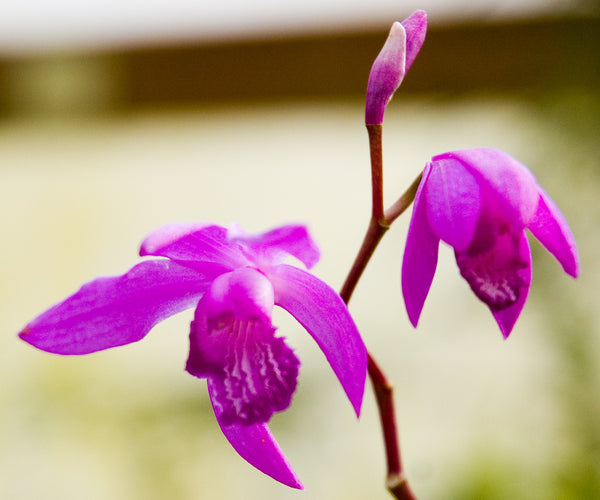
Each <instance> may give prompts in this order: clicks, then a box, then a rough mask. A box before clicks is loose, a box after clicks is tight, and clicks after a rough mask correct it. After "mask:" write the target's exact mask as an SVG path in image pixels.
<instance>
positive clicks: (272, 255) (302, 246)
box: [228, 225, 320, 269]
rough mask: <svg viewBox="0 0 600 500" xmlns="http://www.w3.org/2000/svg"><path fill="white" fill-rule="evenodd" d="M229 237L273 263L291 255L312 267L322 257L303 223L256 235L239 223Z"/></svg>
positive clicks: (229, 233)
mask: <svg viewBox="0 0 600 500" xmlns="http://www.w3.org/2000/svg"><path fill="white" fill-rule="evenodd" d="M228 238H229V240H230V241H235V242H239V243H241V244H243V245H244V246H246V247H248V248H249V249H251V251H252V253H253V254H256V255H257V256H259V257H260V256H264V257H266V258H267V259H268V260H269V261H270V262H271V264H278V263H281V262H283V260H284V259H285V258H286V257H287V256H288V255H291V256H293V257H295V258H297V259H298V260H299V261H300V262H302V263H303V264H304V265H305V266H306V267H307V268H308V269H310V268H311V267H313V266H314V265H315V264H316V263H317V262H318V261H319V258H320V253H319V249H318V247H317V244H316V243H315V241H314V240H313V239H312V238H311V236H310V234H309V233H308V229H307V228H306V226H303V225H288V226H282V227H278V228H276V229H272V230H271V231H267V232H266V233H262V234H256V235H253V234H249V233H247V232H246V231H244V230H243V229H242V228H241V227H239V226H238V225H232V226H231V227H230V228H229V231H228Z"/></svg>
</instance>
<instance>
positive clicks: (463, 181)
mask: <svg viewBox="0 0 600 500" xmlns="http://www.w3.org/2000/svg"><path fill="white" fill-rule="evenodd" d="M421 182H422V183H424V181H421ZM423 197H424V201H425V204H426V206H427V218H428V220H429V224H430V227H431V230H432V231H433V232H434V233H435V235H436V236H437V237H439V238H440V239H442V240H443V241H444V242H446V243H448V244H449V245H450V246H452V247H453V248H455V249H457V250H459V251H460V250H465V249H466V248H467V247H468V246H469V245H470V244H471V241H472V240H473V235H474V234H475V227H476V226H477V221H478V219H479V215H480V213H481V209H482V206H481V204H482V193H481V189H480V187H479V182H478V180H477V179H476V178H475V177H474V176H473V175H472V174H471V173H470V172H469V171H468V170H467V169H466V168H465V167H464V166H463V165H462V164H461V163H460V162H458V161H456V160H454V159H452V158H448V159H446V158H439V159H434V161H432V162H431V171H430V174H429V177H428V179H427V183H426V184H425V187H424V193H423Z"/></svg>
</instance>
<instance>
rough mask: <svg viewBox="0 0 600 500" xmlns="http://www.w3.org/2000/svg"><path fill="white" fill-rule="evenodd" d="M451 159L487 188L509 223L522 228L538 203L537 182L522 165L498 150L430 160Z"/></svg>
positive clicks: (455, 154) (483, 149) (461, 152)
mask: <svg viewBox="0 0 600 500" xmlns="http://www.w3.org/2000/svg"><path fill="white" fill-rule="evenodd" d="M442 159H454V160H458V161H460V162H461V163H462V165H463V166H464V167H465V168H467V169H468V170H469V172H470V173H471V174H473V175H474V176H475V177H476V178H477V179H478V182H479V184H480V185H484V184H485V186H486V187H488V188H489V189H490V190H491V191H492V192H493V193H494V196H495V199H496V202H497V203H498V204H499V205H500V206H501V209H502V212H503V213H504V214H505V217H506V218H508V219H509V221H510V222H511V225H514V226H520V227H525V226H526V224H527V223H528V222H529V220H530V219H531V218H532V217H533V215H534V213H535V210H536V209H537V206H538V199H539V193H538V184H537V181H536V180H535V177H534V176H533V174H532V173H531V172H530V171H529V169H528V168H527V167H525V165H523V164H522V163H520V162H518V161H517V160H515V159H514V158H513V157H512V156H510V155H508V154H507V153H505V152H504V151H500V150H498V149H489V148H479V149H464V150H460V151H452V152H450V153H445V154H443V155H439V156H436V157H434V158H433V161H437V160H442Z"/></svg>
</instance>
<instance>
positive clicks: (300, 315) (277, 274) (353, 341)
mask: <svg viewBox="0 0 600 500" xmlns="http://www.w3.org/2000/svg"><path fill="white" fill-rule="evenodd" d="M266 274H267V277H268V278H269V279H270V280H271V283H273V288H274V290H275V304H276V305H278V306H280V307H282V308H283V309H285V310H286V311H288V312H289V313H290V314H291V315H292V316H293V317H294V318H296V320H298V322H299V323H300V324H301V325H302V326H303V327H304V328H305V329H306V331H307V332H308V333H309V334H310V335H311V336H312V337H313V338H314V339H315V341H316V342H317V344H318V345H319V347H320V348H321V350H322V351H323V353H324V354H325V357H326V358H327V361H328V362H329V364H330V365H331V368H332V369H333V371H334V373H335V374H336V375H337V377H338V379H339V381H340V383H341V384H342V387H343V388H344V391H345V392H346V395H347V396H348V399H350V402H351V403H352V406H353V407H354V410H355V411H356V414H357V415H359V414H360V407H361V404H362V398H363V394H364V389H365V379H366V375H367V350H366V348H365V345H364V343H363V341H362V339H361V337H360V334H359V333H358V329H357V328H356V325H355V324H354V321H353V320H352V317H351V316H350V312H349V311H348V308H347V306H346V304H345V303H344V301H343V300H342V299H341V298H340V296H339V295H338V294H337V293H336V292H335V291H334V290H333V289H332V288H331V287H329V285H327V284H326V283H324V282H323V281H321V280H320V279H318V278H316V277H315V276H313V275H312V274H310V273H308V272H306V271H303V270H302V269H298V268H296V267H293V266H289V265H287V264H281V265H279V266H276V267H274V268H271V269H269V270H267V272H266Z"/></svg>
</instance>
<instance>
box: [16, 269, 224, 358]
mask: <svg viewBox="0 0 600 500" xmlns="http://www.w3.org/2000/svg"><path fill="white" fill-rule="evenodd" d="M213 277H214V276H205V275H202V274H199V273H197V272H195V271H193V270H191V269H188V268H187V267H184V266H180V265H178V264H176V263H174V262H170V261H168V260H162V259H161V260H149V261H146V262H142V263H140V264H138V265H137V266H135V267H133V268H132V269H131V270H130V271H129V272H127V273H126V274H124V275H122V276H116V277H105V278H98V279H96V280H94V281H91V282H89V283H87V284H85V285H83V286H82V287H81V289H80V290H79V291H78V292H76V293H75V294H73V295H71V296H70V297H68V298H67V299H65V300H64V301H63V302H60V303H59V304H57V305H55V306H54V307H52V308H50V309H48V310H47V311H46V312H44V313H42V314H41V315H40V316H38V317H37V318H35V319H34V320H33V321H31V322H30V323H29V324H28V325H27V326H26V327H25V328H24V329H23V331H22V332H21V333H20V334H19V336H20V337H21V338H22V339H23V340H24V341H26V342H28V343H30V344H32V345H33V346H35V347H37V348H39V349H42V350H44V351H47V352H53V353H57V354H87V353H90V352H94V351H100V350H103V349H108V348H110V347H116V346H120V345H124V344H129V343H131V342H136V341H138V340H140V339H142V338H143V337H144V336H145V335H146V334H147V333H148V332H149V331H150V329H152V327H153V326H154V325H156V324H157V323H158V322H160V321H162V320H163V319H165V318H167V317H169V316H172V315H174V314H176V313H178V312H180V311H183V310H185V309H187V308H190V307H193V306H195V305H196V303H197V302H198V300H199V298H200V297H201V295H202V294H203V293H204V291H205V290H206V288H207V287H208V285H209V283H210V280H211V279H212V278H213Z"/></svg>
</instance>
